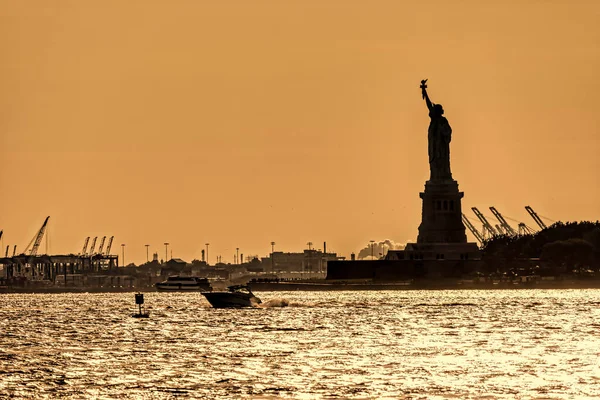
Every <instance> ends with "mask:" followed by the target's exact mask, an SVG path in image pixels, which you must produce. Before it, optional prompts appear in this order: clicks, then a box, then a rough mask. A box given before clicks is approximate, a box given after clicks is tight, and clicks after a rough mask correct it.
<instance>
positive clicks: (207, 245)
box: [204, 243, 210, 265]
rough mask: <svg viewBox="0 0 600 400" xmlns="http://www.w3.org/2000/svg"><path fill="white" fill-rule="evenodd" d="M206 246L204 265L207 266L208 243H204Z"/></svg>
mask: <svg viewBox="0 0 600 400" xmlns="http://www.w3.org/2000/svg"><path fill="white" fill-rule="evenodd" d="M204 244H205V245H206V265H208V245H210V243H204Z"/></svg>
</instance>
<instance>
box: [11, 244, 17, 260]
mask: <svg viewBox="0 0 600 400" xmlns="http://www.w3.org/2000/svg"><path fill="white" fill-rule="evenodd" d="M16 254H17V245H16V244H15V247H13V255H12V256H13V257H14V256H15V255H16Z"/></svg>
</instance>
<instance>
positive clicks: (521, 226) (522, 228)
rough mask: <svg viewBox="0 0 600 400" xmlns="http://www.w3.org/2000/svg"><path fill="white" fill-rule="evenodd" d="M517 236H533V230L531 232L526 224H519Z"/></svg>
mask: <svg viewBox="0 0 600 400" xmlns="http://www.w3.org/2000/svg"><path fill="white" fill-rule="evenodd" d="M518 229H519V236H522V235H533V234H534V233H535V230H533V229H532V228H531V227H529V226H527V224H525V223H524V222H519V228H518Z"/></svg>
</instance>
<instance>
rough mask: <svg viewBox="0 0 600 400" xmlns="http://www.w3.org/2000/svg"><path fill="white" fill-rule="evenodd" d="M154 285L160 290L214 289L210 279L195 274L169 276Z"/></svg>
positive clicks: (204, 290) (201, 290)
mask: <svg viewBox="0 0 600 400" xmlns="http://www.w3.org/2000/svg"><path fill="white" fill-rule="evenodd" d="M154 286H155V287H156V289H157V290H160V291H196V292H198V291H199V292H206V291H208V292H210V291H212V287H211V286H210V282H209V281H208V279H206V278H198V277H195V276H177V275H176V276H169V277H168V278H167V280H166V281H164V282H159V283H156V284H155V285H154Z"/></svg>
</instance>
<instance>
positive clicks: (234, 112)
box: [0, 0, 600, 264]
mask: <svg viewBox="0 0 600 400" xmlns="http://www.w3.org/2000/svg"><path fill="white" fill-rule="evenodd" d="M598 20H600V2H598V1H591V0H590V1H529V2H521V1H484V2H482V1H453V2H448V1H436V0H433V1H428V2H418V1H414V2H406V1H398V0H390V1H383V0H370V1H352V0H338V1H333V0H318V1H310V0H304V1H294V0H290V1H279V0H263V1H261V0H256V1H248V0H238V1H234V0H219V1H216V0H214V1H202V0H194V1H192V0H188V1H184V0H169V1H167V0H160V1H159V0H144V1H134V0H132V1H126V2H124V1H113V0H86V1H79V0H74V1H66V0H58V1H53V2H48V1H36V0H25V1H23V0H0V53H1V54H2V62H1V63H0V88H1V89H0V193H1V195H0V230H3V231H4V236H3V238H2V242H1V243H0V244H1V245H2V246H3V247H2V253H3V252H4V248H5V247H6V246H7V245H10V246H11V248H12V246H13V245H14V244H16V245H17V250H18V251H19V250H21V251H22V250H23V249H24V248H25V246H26V245H27V244H28V243H29V242H30V240H31V238H32V237H33V236H34V235H35V233H36V232H37V230H38V229H39V228H40V226H41V224H42V222H43V220H44V218H45V217H46V216H50V220H49V225H48V240H47V242H46V241H44V244H43V246H42V248H41V249H40V252H45V251H46V249H47V250H48V251H49V252H50V253H52V254H58V253H62V254H64V253H77V252H80V251H81V248H82V246H83V242H84V240H85V238H86V237H87V236H92V237H94V236H100V237H102V236H105V235H106V236H111V235H114V236H115V242H114V243H113V249H112V253H113V254H117V253H118V254H122V251H123V250H124V252H125V261H126V263H129V262H135V263H138V264H139V263H142V262H145V261H146V247H145V244H149V245H150V247H149V248H150V252H151V253H152V252H158V253H159V257H160V258H164V257H165V246H164V243H165V242H167V243H169V246H168V254H167V256H168V257H169V258H170V257H171V254H170V253H171V252H172V255H173V257H178V258H182V259H184V260H186V261H191V260H192V259H199V258H200V257H201V250H202V249H203V248H205V243H210V246H209V261H210V263H214V262H215V261H216V257H217V256H218V255H221V256H222V259H223V261H227V262H232V261H233V254H235V252H236V248H239V252H240V253H242V254H245V255H246V256H248V255H259V256H266V255H267V254H268V253H269V252H270V251H271V245H270V243H271V242H272V241H274V242H275V243H276V244H275V250H276V251H277V250H279V251H301V250H302V249H304V248H306V247H307V243H308V242H312V243H313V246H314V247H316V248H322V247H323V242H327V250H328V251H335V252H338V253H339V254H340V255H343V256H346V257H349V256H350V253H351V252H358V251H359V250H360V249H361V248H363V247H364V246H365V244H366V243H368V242H369V240H375V241H380V240H384V239H391V240H394V241H395V242H399V243H405V242H407V241H414V240H416V236H417V233H418V232H417V229H418V226H419V223H420V220H421V200H420V199H419V192H420V191H422V190H423V189H424V183H425V181H426V180H427V179H428V177H429V165H428V158H427V127H428V124H429V117H428V113H427V109H426V106H425V104H424V101H423V99H422V98H421V93H420V89H419V84H420V81H421V79H425V78H427V79H429V81H428V86H429V89H428V91H429V95H430V97H431V99H432V101H433V102H435V103H441V104H442V105H443V107H444V110H445V116H446V117H447V118H448V121H449V123H450V125H451V126H452V129H453V136H452V143H451V150H450V151H451V165H452V173H453V176H454V178H455V179H456V180H457V181H458V183H459V187H460V189H461V190H462V191H464V193H465V196H464V198H463V203H462V206H463V211H465V213H466V214H467V215H468V216H469V218H471V219H472V220H473V221H476V219H475V216H474V214H473V213H471V211H470V208H471V207H474V206H475V207H478V208H479V209H480V210H482V211H483V213H484V214H485V215H487V216H491V213H490V212H489V211H488V207H490V206H495V207H496V208H497V209H498V210H499V211H500V212H501V213H503V214H504V215H506V216H508V217H510V218H513V219H514V220H516V221H523V222H525V223H527V224H528V225H530V226H535V224H534V222H533V220H532V219H531V218H530V217H529V216H528V214H527V213H526V211H525V209H524V207H525V206H526V205H530V206H531V207H533V209H534V210H536V211H537V212H538V213H539V214H541V215H543V216H544V217H547V218H548V220H547V222H548V221H550V220H554V221H558V220H561V221H577V220H594V221H595V220H598V218H599V215H600V181H599V178H600V175H599V172H598V171H599V170H600V162H599V161H598V154H599V153H600V141H599V140H600V139H599V137H600V136H599V132H598V115H600V114H599V112H598V109H599V108H600V100H599V99H598V98H599V96H598V94H599V92H600V74H599V73H598V71H600V51H599V50H600V49H599V47H600V24H598V23H597V21H598ZM476 225H477V224H476ZM515 225H516V223H515ZM469 237H470V238H471V240H473V241H474V238H473V237H472V236H470V233H469ZM122 244H124V245H125V247H124V248H123V247H122V246H121V245H122ZM46 246H47V247H46ZM11 251H12V250H11ZM2 255H3V254H2Z"/></svg>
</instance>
